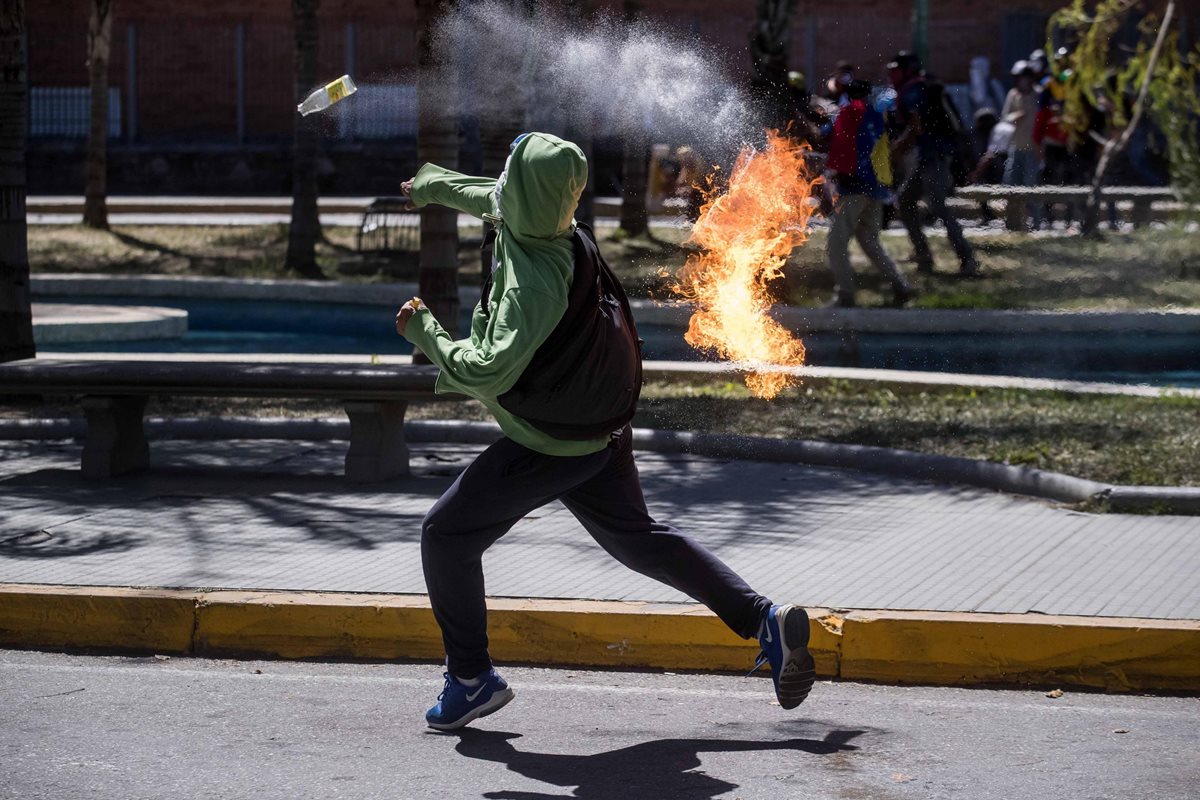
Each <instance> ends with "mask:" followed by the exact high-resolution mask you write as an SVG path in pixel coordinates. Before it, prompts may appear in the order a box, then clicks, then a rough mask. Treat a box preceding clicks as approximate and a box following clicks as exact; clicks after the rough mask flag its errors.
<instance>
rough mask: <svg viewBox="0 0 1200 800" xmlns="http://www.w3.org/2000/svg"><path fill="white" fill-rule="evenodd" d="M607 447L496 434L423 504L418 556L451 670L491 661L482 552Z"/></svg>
mask: <svg viewBox="0 0 1200 800" xmlns="http://www.w3.org/2000/svg"><path fill="white" fill-rule="evenodd" d="M609 452H610V451H609V450H608V449H605V450H602V451H600V452H599V453H593V454H591V455H586V456H575V457H556V456H547V455H542V454H541V453H537V452H535V451H533V450H530V449H528V448H526V447H522V446H521V445H519V444H517V443H516V442H513V441H512V440H510V439H501V440H500V441H498V442H496V443H495V444H493V445H492V446H490V447H489V448H488V449H487V450H485V451H484V452H483V453H482V454H480V456H479V457H478V458H477V459H475V461H474V462H473V463H472V464H471V465H470V466H469V467H467V468H466V470H465V471H464V472H463V473H462V474H461V475H459V476H458V479H457V480H455V481H454V484H453V485H452V486H451V487H450V488H449V489H447V490H446V493H445V494H443V495H442V497H441V499H439V500H438V501H437V503H435V504H434V506H433V508H432V509H430V511H429V513H428V514H427V515H426V517H425V521H424V523H423V525H422V527H421V563H422V566H423V567H424V570H425V585H426V587H427V588H428V590H429V602H430V605H431V606H432V607H433V615H434V617H435V618H436V619H437V623H438V625H439V626H440V627H441V629H442V640H443V642H444V644H445V646H446V664H447V667H448V668H449V670H450V672H451V673H452V674H454V675H456V676H459V677H463V678H471V677H474V676H476V675H478V674H480V673H481V672H485V671H487V670H488V669H489V668H490V667H491V665H492V662H491V658H490V657H489V656H488V650H487V644H488V638H487V606H486V604H485V602H484V584H483V564H482V556H483V552H484V551H485V550H487V549H488V547H490V546H491V545H492V543H493V542H495V541H496V540H497V539H499V538H500V537H501V536H503V535H504V534H505V533H507V532H508V531H509V529H511V528H512V526H513V525H515V524H516V523H517V522H518V521H520V519H521V518H522V517H524V516H525V515H526V514H528V513H529V512H530V511H533V510H534V509H535V508H539V507H540V506H543V505H545V504H546V503H549V502H550V501H552V500H554V499H555V498H557V497H558V496H559V495H561V494H562V493H563V492H565V491H567V490H568V489H570V488H571V487H573V486H575V485H578V484H579V483H582V482H583V481H586V480H587V479H588V478H590V477H591V476H593V475H595V474H596V473H597V472H599V471H600V470H601V469H602V468H603V467H604V465H605V464H607V463H608V461H609Z"/></svg>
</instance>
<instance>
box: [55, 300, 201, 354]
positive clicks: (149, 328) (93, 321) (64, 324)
mask: <svg viewBox="0 0 1200 800" xmlns="http://www.w3.org/2000/svg"><path fill="white" fill-rule="evenodd" d="M187 323H188V314H187V312H186V311H184V310H183V309H180V308H159V307H156V306H93V305H67V304H58V303H34V304H33V340H34V342H36V343H37V345H38V346H39V347H45V346H47V345H56V344H83V343H88V342H133V341H143V340H146V339H178V338H179V337H181V336H183V335H184V334H185V333H187Z"/></svg>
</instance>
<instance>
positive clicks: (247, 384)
mask: <svg viewBox="0 0 1200 800" xmlns="http://www.w3.org/2000/svg"><path fill="white" fill-rule="evenodd" d="M437 372H438V370H437V368H436V367H430V366H413V365H392V366H384V365H363V366H347V365H344V364H277V363H273V364H261V363H244V362H243V363H231V362H174V361H67V360H45V359H30V360H27V361H14V362H10V363H8V364H0V395H37V396H40V395H72V396H77V397H79V398H80V403H81V405H82V406H83V411H84V414H85V415H86V417H87V437H86V439H85V442H84V447H83V457H82V460H81V468H82V472H83V474H84V475H85V476H87V477H90V478H107V477H110V476H113V475H120V474H123V473H127V472H133V471H136V470H141V469H145V468H146V467H147V466H148V465H149V457H150V449H149V446H148V445H147V443H146V436H145V432H144V430H143V426H142V418H143V414H144V412H145V409H146V402H147V401H148V400H149V399H150V398H151V397H154V396H182V397H280V398H286V397H300V398H308V399H318V400H321V399H333V400H338V401H340V402H341V403H342V404H343V407H344V408H345V410H346V414H347V416H349V418H350V449H349V450H348V452H347V453H346V479H347V480H348V481H352V482H357V483H365V482H372V481H381V480H387V479H389V478H394V477H397V476H400V475H406V474H408V471H409V466H408V447H407V445H406V444H405V442H404V413H405V411H406V410H407V407H408V402H409V401H410V400H434V399H447V398H445V397H444V396H443V397H437V396H436V395H434V391H433V387H434V381H435V380H436V378H437Z"/></svg>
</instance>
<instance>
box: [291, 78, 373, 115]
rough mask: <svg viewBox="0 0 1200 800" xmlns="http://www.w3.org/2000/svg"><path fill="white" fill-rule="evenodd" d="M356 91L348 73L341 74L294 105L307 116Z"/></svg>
mask: <svg viewBox="0 0 1200 800" xmlns="http://www.w3.org/2000/svg"><path fill="white" fill-rule="evenodd" d="M357 91H358V87H357V86H355V85H354V81H352V80H351V79H350V76H349V75H343V76H342V77H340V78H338V79H337V80H336V81H330V82H329V83H327V84H325V85H324V86H322V87H320V88H319V89H314V90H313V92H312V94H310V95H309V96H308V97H306V98H304V102H303V103H301V104H300V105H298V106H296V110H297V111H299V112H300V115H301V116H304V117H307V116H308V115H309V114H315V113H316V112H318V111H324V110H325V109H327V108H329V107H330V106H331V105H333V104H334V103H336V102H337V101H339V100H342V99H345V98H347V97H349V96H350V95H352V94H354V93H355V92H357Z"/></svg>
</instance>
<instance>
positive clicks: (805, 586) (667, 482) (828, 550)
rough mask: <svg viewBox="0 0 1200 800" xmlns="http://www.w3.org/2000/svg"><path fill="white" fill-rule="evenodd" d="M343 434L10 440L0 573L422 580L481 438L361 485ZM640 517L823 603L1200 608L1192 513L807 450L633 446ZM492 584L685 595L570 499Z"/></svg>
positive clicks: (400, 586)
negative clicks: (123, 458) (118, 447)
mask: <svg viewBox="0 0 1200 800" xmlns="http://www.w3.org/2000/svg"><path fill="white" fill-rule="evenodd" d="M344 447H345V445H344V443H339V442H322V443H313V442H295V441H233V442H181V441H159V442H155V443H154V445H153V447H152V462H153V464H152V470H151V472H149V473H147V474H145V475H142V476H140V477H134V478H125V479H121V480H116V481H110V482H100V483H92V482H86V481H84V480H82V479H81V477H80V476H79V474H78V458H79V445H78V444H75V443H72V442H0V582H11V583H49V584H76V585H135V586H164V587H188V588H199V587H211V588H255V589H310V590H329V591H351V592H396V593H423V592H424V588H425V587H424V582H423V579H422V575H421V566H420V558H419V539H420V521H421V518H422V516H423V515H424V513H425V511H426V510H427V509H428V508H429V506H430V505H431V504H432V503H433V501H434V499H435V498H436V497H437V496H438V495H439V494H440V493H441V492H442V491H443V490H444V489H445V487H446V486H447V485H448V484H449V482H450V480H451V479H452V477H453V476H454V475H455V474H457V472H458V471H459V470H460V469H462V467H463V466H464V465H465V464H466V463H467V462H468V461H469V460H470V459H471V458H472V457H473V455H474V454H475V453H476V452H478V448H476V447H472V446H462V445H422V446H416V447H414V453H413V462H414V465H415V474H414V475H413V477H411V478H408V479H404V480H397V481H394V482H393V483H391V484H388V485H386V486H382V487H380V486H375V487H369V488H356V487H351V486H347V485H346V484H344V483H343V482H342V481H341V479H340V478H338V477H334V476H336V475H337V474H339V473H340V470H341V460H342V458H343V455H344ZM638 460H639V464H640V466H641V470H642V474H643V480H644V483H645V486H646V489H647V500H648V503H649V505H650V508H651V511H652V513H654V514H656V515H657V516H658V517H660V518H662V519H667V520H671V521H673V522H674V523H676V524H677V525H679V526H680V527H682V528H684V529H686V530H688V531H689V532H690V533H692V534H693V535H694V536H695V537H696V538H697V539H699V540H700V541H702V542H703V543H705V544H706V545H707V546H709V547H711V548H712V549H713V550H715V551H716V552H717V553H718V554H719V555H720V556H721V557H722V558H724V559H726V560H727V561H728V562H729V563H730V564H731V565H732V566H733V567H734V568H735V569H737V570H738V571H739V572H740V573H741V574H742V575H744V576H745V577H746V578H747V579H748V580H749V581H750V582H751V583H752V584H753V585H754V586H755V587H756V588H758V590H759V591H762V592H763V593H764V594H767V595H769V596H771V597H774V598H778V599H780V600H784V599H786V600H790V601H795V602H800V603H804V604H806V605H810V606H824V607H831V608H841V609H852V608H890V609H921V610H945V611H953V610H958V611H984V612H1015V613H1024V612H1036V613H1045V614H1072V615H1088V616H1093V615H1094V616H1128V617H1152V618H1164V619H1198V618H1200V583H1198V579H1197V577H1196V576H1197V575H1198V574H1200V518H1197V517H1152V516H1121V515H1101V516H1096V515H1088V514H1081V513H1076V512H1072V511H1067V510H1063V509H1059V508H1054V507H1051V506H1049V505H1047V504H1044V503H1041V502H1036V501H1031V500H1026V499H1020V498H1014V497H1009V496H1005V495H999V494H995V493H990V492H985V491H980V490H976V489H966V488H958V487H951V486H942V485H935V484H929V483H924V482H920V481H909V480H902V479H896V478H891V477H883V476H878V475H872V474H868V473H860V472H854V471H842V470H832V469H820V468H814V467H807V466H801V465H784V464H766V463H758V462H723V461H718V460H714V459H707V458H698V457H692V456H687V455H665V454H649V453H646V454H640V455H639V459H638ZM487 569H488V591H489V594H491V595H494V596H510V597H546V598H595V599H614V600H646V601H676V600H684V599H685V598H683V597H682V596H681V595H679V594H677V593H676V592H674V591H673V590H671V589H668V588H666V587H664V586H661V585H660V584H658V583H655V582H654V581H651V580H649V579H647V578H644V577H642V576H640V575H637V574H634V573H632V572H629V571H628V570H626V569H625V568H624V567H622V566H620V565H619V564H617V563H616V562H614V561H613V560H611V559H610V558H608V556H606V555H605V554H604V553H603V551H601V550H600V549H599V547H597V546H596V545H595V544H594V543H593V542H592V540H591V539H590V538H589V537H588V536H587V535H586V534H585V533H584V531H583V530H582V528H580V526H579V525H578V524H577V523H576V522H575V520H574V519H573V518H572V517H571V515H570V514H569V513H568V512H566V510H565V509H563V508H562V507H561V506H559V505H557V504H555V505H552V506H549V507H547V508H545V509H542V510H540V511H538V512H536V513H535V514H533V515H532V516H531V517H529V518H528V519H526V520H524V521H523V522H521V523H520V524H519V525H518V526H517V527H516V528H515V529H514V531H513V532H512V533H511V534H510V535H509V536H508V537H506V538H505V539H504V540H502V541H501V542H500V543H499V544H497V545H496V547H494V548H493V549H492V550H491V551H490V553H489V555H488V557H487Z"/></svg>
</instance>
